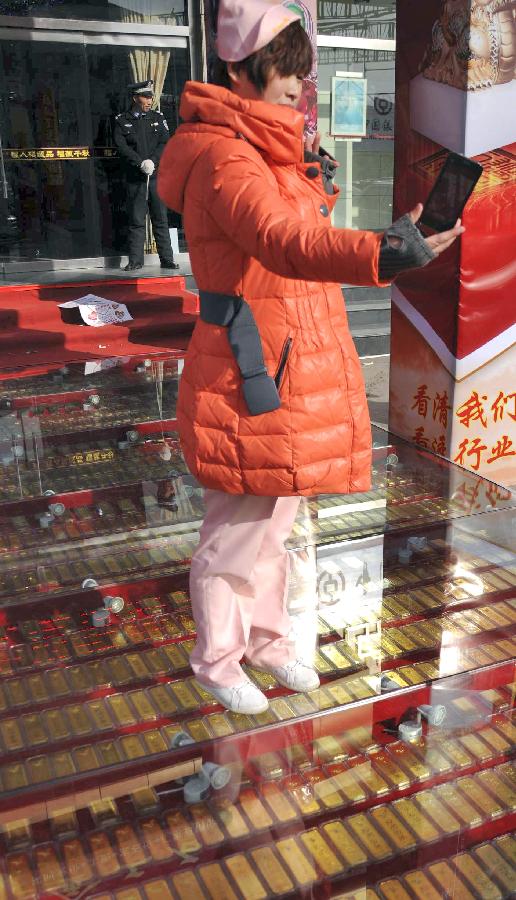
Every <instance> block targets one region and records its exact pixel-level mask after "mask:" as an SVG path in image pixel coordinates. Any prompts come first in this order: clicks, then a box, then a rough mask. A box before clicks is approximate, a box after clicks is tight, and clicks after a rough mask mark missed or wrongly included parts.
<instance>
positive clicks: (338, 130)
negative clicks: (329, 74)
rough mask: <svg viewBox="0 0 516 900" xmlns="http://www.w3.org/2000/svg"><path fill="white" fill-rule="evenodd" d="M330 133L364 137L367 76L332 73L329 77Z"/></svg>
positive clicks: (365, 128) (339, 135) (365, 129)
mask: <svg viewBox="0 0 516 900" xmlns="http://www.w3.org/2000/svg"><path fill="white" fill-rule="evenodd" d="M331 134H332V135H333V136H334V137H348V138H351V137H365V136H366V134H367V78H363V77H362V76H360V77H356V76H354V75H334V76H333V78H332V79H331Z"/></svg>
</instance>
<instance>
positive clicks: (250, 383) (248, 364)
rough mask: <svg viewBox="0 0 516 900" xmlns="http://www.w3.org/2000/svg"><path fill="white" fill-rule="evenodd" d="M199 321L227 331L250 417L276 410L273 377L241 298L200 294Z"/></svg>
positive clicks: (278, 399)
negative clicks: (268, 370) (221, 327)
mask: <svg viewBox="0 0 516 900" xmlns="http://www.w3.org/2000/svg"><path fill="white" fill-rule="evenodd" d="M199 297H200V301H201V319H202V321H203V322H206V323H207V324H208V325H221V326H223V327H224V328H227V331H228V340H229V344H230V347H231V349H232V351H233V355H234V357H235V360H236V363H237V365H238V368H239V369H240V374H241V375H242V379H243V383H242V391H243V394H244V400H245V403H246V406H247V408H248V410H249V413H250V415H251V416H261V415H262V413H266V412H272V411H273V410H275V409H279V407H280V406H281V400H280V397H279V393H278V387H277V385H276V382H275V380H274V378H271V376H270V375H269V374H268V372H267V367H266V365H265V361H264V358H263V347H262V341H261V338H260V332H259V331H258V326H257V325H256V321H255V318H254V316H253V311H252V309H251V307H250V306H249V304H248V303H246V301H245V300H244V298H243V297H234V296H232V295H231V294H214V293H212V292H211V291H200V292H199Z"/></svg>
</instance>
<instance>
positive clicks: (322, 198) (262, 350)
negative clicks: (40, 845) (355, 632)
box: [158, 0, 461, 713]
mask: <svg viewBox="0 0 516 900" xmlns="http://www.w3.org/2000/svg"><path fill="white" fill-rule="evenodd" d="M217 50H218V55H219V65H218V76H217V80H218V82H219V84H216V85H205V84H201V83H195V82H190V83H188V84H187V85H186V88H185V91H184V94H183V97H182V101H181V110H180V112H181V116H182V118H183V120H184V122H185V124H183V125H181V127H180V128H179V129H178V131H177V132H176V134H175V136H174V137H173V138H172V139H171V140H170V141H169V143H168V145H167V147H166V149H165V152H164V154H163V157H162V160H161V165H160V171H159V182H158V189H159V193H160V195H161V197H162V199H163V200H164V201H165V202H166V203H167V204H168V206H170V207H171V208H172V209H175V210H177V211H179V212H181V213H182V214H183V219H184V227H185V232H186V236H187V240H188V246H189V251H190V260H191V265H192V271H193V274H194V276H195V278H196V281H197V285H198V287H199V290H200V294H201V317H200V321H199V322H198V323H197V324H196V327H195V330H194V334H193V337H192V340H191V343H190V346H189V349H188V353H187V356H186V361H185V367H184V372H183V375H182V378H181V384H180V391H179V401H178V423H179V431H180V436H181V441H182V446H183V451H184V455H185V458H186V461H187V463H188V466H189V468H190V470H191V471H192V473H193V474H194V475H195V476H196V477H197V478H198V480H199V481H200V482H201V484H202V485H203V486H204V487H205V489H206V490H205V502H206V516H205V520H204V523H203V526H202V528H201V536H200V544H199V547H198V548H197V550H196V552H195V554H194V557H193V559H192V568H191V577H190V593H191V601H192V610H193V614H194V617H195V620H196V624H197V644H196V647H195V649H194V651H193V653H192V656H191V663H192V668H193V670H194V672H195V674H196V675H197V677H198V679H199V681H201V682H202V684H203V685H204V686H205V687H206V688H207V689H208V690H209V691H210V692H211V693H212V694H213V695H214V696H215V697H216V698H217V699H218V700H219V701H220V702H221V703H222V704H223V705H225V706H227V707H228V708H229V709H232V710H234V711H236V712H247V713H259V712H261V711H263V710H264V709H265V708H266V707H267V699H266V697H265V696H264V695H263V694H262V693H261V692H260V691H259V690H258V688H257V687H255V685H254V684H253V683H252V682H251V681H250V680H249V679H248V678H247V676H246V675H245V674H244V672H243V670H242V668H241V665H240V662H241V659H242V656H244V655H245V657H246V659H247V661H248V662H250V663H251V664H252V665H253V666H255V667H256V668H260V669H262V670H265V671H267V672H270V673H272V674H273V675H274V677H275V678H276V680H277V681H279V682H280V683H281V684H283V685H285V686H286V687H288V688H290V689H292V690H297V691H309V690H313V689H315V688H316V687H317V685H318V683H319V680H318V677H317V674H316V672H315V671H314V670H313V668H311V666H309V665H306V664H305V663H303V662H302V661H301V660H297V659H296V658H295V656H296V655H295V647H294V644H293V642H292V641H291V640H290V637H289V633H290V621H289V616H288V614H287V611H286V592H287V583H288V555H287V552H286V550H285V546H284V542H285V540H286V538H287V537H288V535H289V533H290V531H291V528H292V525H293V523H294V520H295V517H296V513H297V509H298V505H299V497H300V495H314V494H320V493H330V492H340V493H350V492H354V491H366V490H368V488H369V486H370V467H371V435H370V423H369V417H368V411H367V402H366V397H365V391H364V385H363V380H362V375H361V370H360V363H359V360H358V357H357V353H356V350H355V348H354V345H353V341H352V339H351V336H350V334H349V331H348V326H347V320H346V313H345V309H344V304H343V301H342V293H341V287H340V285H341V283H342V282H347V283H349V284H355V285H381V284H384V283H389V281H390V280H392V277H393V276H394V275H395V274H396V273H397V272H399V271H401V270H402V269H406V268H410V267H412V266H418V265H424V264H426V263H427V262H429V261H430V260H431V259H432V258H433V257H434V256H435V255H436V254H437V253H439V252H441V251H442V250H443V249H445V248H446V247H447V246H449V244H450V243H452V242H453V240H455V237H456V236H457V234H459V233H460V232H461V228H460V223H458V224H457V226H456V228H455V229H454V230H453V231H451V232H447V233H445V234H442V235H438V236H435V237H432V238H430V239H428V240H424V239H423V238H422V236H421V235H420V233H419V232H418V231H417V229H416V228H415V225H414V222H415V221H417V218H418V216H419V214H420V212H421V208H420V207H418V208H417V209H416V210H414V212H413V213H411V214H410V216H404V217H403V219H401V220H399V222H398V223H395V225H394V226H392V228H391V229H389V230H388V232H387V233H386V234H385V235H378V234H374V233H372V232H367V231H352V230H344V229H336V228H332V226H331V223H330V212H331V210H332V208H333V206H334V204H335V201H336V199H337V196H338V190H337V189H335V188H334V187H333V184H332V182H331V178H330V177H329V173H328V160H325V159H323V157H321V156H319V155H318V154H314V153H312V154H309V159H308V162H307V161H305V157H304V154H303V117H302V115H301V114H300V113H298V112H296V106H297V105H298V102H299V99H300V95H301V87H302V79H303V77H304V76H306V75H307V74H308V72H309V71H310V68H311V62H312V50H311V45H310V42H309V40H308V37H307V36H306V34H305V32H304V31H303V29H302V27H301V24H300V22H299V20H298V18H297V15H296V14H295V13H294V12H292V11H291V10H290V9H288V8H287V7H284V6H283V5H282V4H281V3H279V2H275V0H246V2H245V3H243V2H241V0H221V3H220V8H219V16H218V36H217ZM316 149H317V148H316Z"/></svg>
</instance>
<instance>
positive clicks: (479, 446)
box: [453, 438, 487, 472]
mask: <svg viewBox="0 0 516 900" xmlns="http://www.w3.org/2000/svg"><path fill="white" fill-rule="evenodd" d="M470 444H471V446H469V445H470ZM484 450H487V446H486V444H483V443H482V441H481V439H480V438H473V440H472V441H470V439H469V438H464V440H463V441H462V442H461V443H460V444H459V452H458V453H457V456H456V457H455V459H454V460H453V462H456V463H458V464H459V466H466V465H467V464H468V463H467V461H466V460H465V458H464V457H465V456H472V457H476V459H475V461H474V462H472V463H470V464H469V465H470V466H471V468H472V469H474V470H475V472H478V470H479V468H480V463H481V457H482V453H483V452H484Z"/></svg>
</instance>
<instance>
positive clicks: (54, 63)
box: [0, 29, 189, 268]
mask: <svg viewBox="0 0 516 900" xmlns="http://www.w3.org/2000/svg"><path fill="white" fill-rule="evenodd" d="M8 32H9V29H0V135H1V139H2V145H1V150H0V153H1V154H2V157H3V170H2V169H0V173H1V172H2V171H3V172H4V173H5V176H2V174H0V182H3V184H0V261H1V262H4V263H11V264H15V263H25V264H28V263H32V264H33V263H34V261H35V260H39V261H42V260H48V262H49V268H52V267H56V268H58V267H59V265H60V263H61V264H62V262H63V261H64V260H78V259H92V258H109V259H116V258H117V257H119V256H120V255H121V254H122V253H123V252H125V250H126V241H125V234H126V213H125V191H124V183H123V179H122V176H121V172H120V166H119V162H118V159H117V157H116V151H115V150H114V147H113V139H112V132H113V120H114V116H115V115H116V114H117V113H118V112H121V111H122V110H123V109H125V108H126V107H127V105H128V103H129V101H130V98H129V97H128V93H127V85H128V84H130V83H131V82H133V81H135V80H139V79H140V78H145V77H149V75H148V74H147V73H148V72H149V71H150V72H154V69H156V71H158V72H159V78H158V79H156V81H157V84H159V87H160V91H159V93H160V99H161V110H162V112H163V113H164V115H165V117H166V119H167V121H168V124H169V128H170V131H171V132H173V131H174V129H175V128H176V126H177V120H178V112H177V109H178V100H179V96H180V93H181V90H182V87H183V84H184V82H185V80H186V79H187V78H188V77H189V59H188V50H187V48H186V46H185V47H181V46H179V47H178V46H175V47H174V46H170V47H165V49H163V48H162V47H160V48H159V49H154V48H153V47H149V46H143V47H140V46H138V44H137V38H135V37H134V36H131V41H132V43H130V44H129V43H128V44H124V43H122V42H121V40H120V39H121V38H122V40H123V35H122V36H120V35H117V36H116V39H115V41H114V40H113V36H112V35H109V36H108V37H107V38H106V42H105V43H103V42H101V40H99V38H98V36H97V35H96V36H95V38H96V40H95V41H92V40H91V36H89V35H83V34H82V33H81V32H77V31H71V32H70V33H68V34H63V33H62V32H59V35H58V36H56V37H57V38H58V39H56V40H52V39H49V40H46V39H41V38H42V37H46V35H48V31H47V32H46V33H45V36H43V35H42V34H41V33H38V32H37V31H34V32H30V31H29V30H27V31H26V32H23V34H22V36H21V37H19V35H20V34H21V29H20V30H19V31H17V38H16V39H9V38H8V37H4V35H7V34H8ZM178 42H179V40H178ZM183 43H184V44H186V41H185V40H183Z"/></svg>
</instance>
